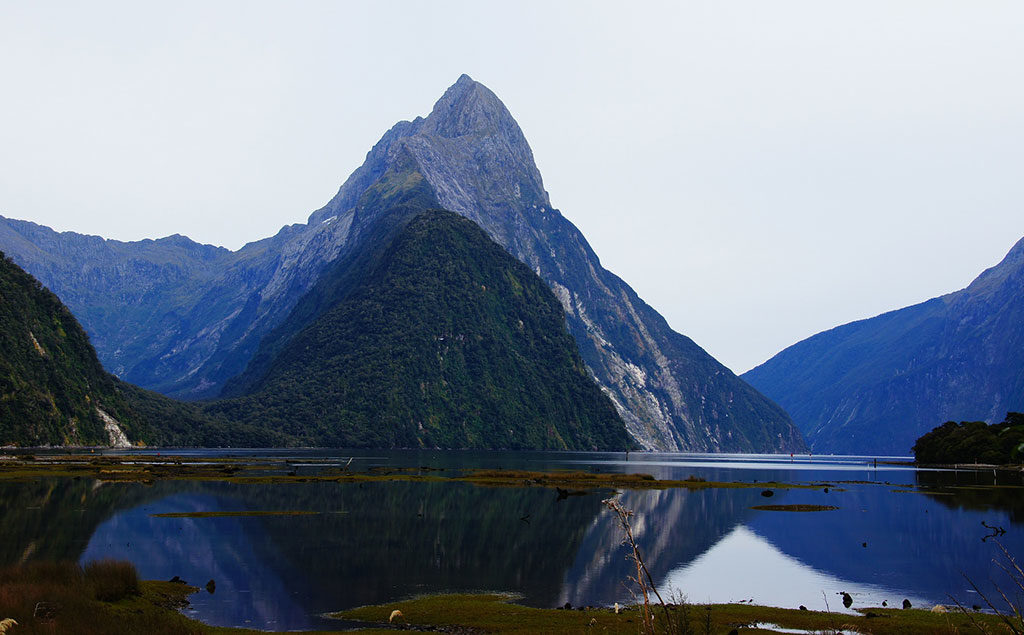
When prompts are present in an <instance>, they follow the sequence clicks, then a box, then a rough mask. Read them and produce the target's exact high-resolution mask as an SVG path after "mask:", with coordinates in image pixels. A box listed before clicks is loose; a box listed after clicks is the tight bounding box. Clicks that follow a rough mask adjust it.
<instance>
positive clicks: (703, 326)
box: [0, 0, 1024, 372]
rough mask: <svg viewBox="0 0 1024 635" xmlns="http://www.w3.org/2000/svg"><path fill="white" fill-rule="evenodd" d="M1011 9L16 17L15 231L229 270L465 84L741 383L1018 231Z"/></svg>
mask: <svg viewBox="0 0 1024 635" xmlns="http://www.w3.org/2000/svg"><path fill="white" fill-rule="evenodd" d="M1021 33H1024V4H1022V3H1019V2H981V1H980V2H942V1H936V0H926V1H921V2H909V1H900V2H892V1H891V0H886V1H882V2H873V1H863V0H861V1H858V2H843V3H840V2H827V3H826V2H820V1H818V0H811V1H807V2H763V1H761V0H757V1H749V2H742V1H736V2H721V1H719V0H715V1H709V2H682V1H675V2H664V3H657V2H636V3H622V2H569V1H565V2H515V3H511V2H510V3H501V4H500V5H499V4H497V3H483V2H476V1H471V2H453V1H444V0H435V1H432V2H429V3H423V2H411V1H410V2H365V3H355V2H288V3H284V2H257V1H254V0H243V1H238V2H210V1H205V0H204V1H201V2H188V1H186V2H181V1H178V2H174V3H170V2H168V3H162V4H155V3H140V2H137V1H135V0H131V1H126V2H109V1H102V0H95V1H92V2H88V3H80V2H49V3H35V2H32V3H29V2H19V1H15V0H0V214H2V215H4V216H9V217H13V218H23V219H28V220H32V221H35V222H38V223H42V224H45V225H49V226H51V227H54V228H56V229H59V230H73V231H77V232H83V233H90V234H99V235H101V236H104V237H108V238H117V239H121V240H136V239H139V238H144V237H150V238H155V237H160V236H165V235H168V234H173V233H181V234H185V235H187V236H189V237H191V238H193V239H194V240H198V241H200V242H208V243H213V244H218V245H224V246H227V247H230V248H233V249H234V248H237V247H239V246H240V245H242V244H243V243H245V242H247V241H251V240H256V239H259V238H263V237H266V236H269V235H272V234H274V233H275V232H276V231H277V230H278V229H279V228H280V227H281V226H282V225H285V224H289V223H295V222H303V221H304V220H305V218H306V216H307V215H308V214H309V213H310V212H312V211H313V210H315V209H316V208H318V207H320V206H321V205H323V204H324V203H325V202H326V201H327V200H328V199H330V197H331V196H332V195H333V194H334V193H335V191H336V190H337V188H338V187H339V186H340V185H341V183H342V182H343V181H344V179H345V178H346V177H347V176H348V174H349V173H350V172H351V171H352V170H353V169H355V168H356V167H357V166H358V165H359V164H360V163H362V161H363V158H364V156H365V154H366V152H367V150H369V148H370V146H371V145H372V144H373V143H374V142H376V141H377V139H378V138H379V137H380V136H381V134H383V132H384V131H385V130H387V129H388V128H389V127H390V126H391V125H392V124H393V123H394V122H396V121H398V120H399V119H411V118H413V117H415V116H416V115H425V114H427V113H428V112H429V110H430V107H431V105H432V104H433V102H434V101H435V100H436V99H437V98H438V97H439V96H440V95H441V93H442V92H444V90H445V88H447V87H448V86H449V85H450V84H452V83H453V82H454V81H455V80H456V79H457V78H458V76H459V75H460V74H461V73H468V74H470V75H471V76H472V77H473V78H474V79H476V80H478V81H481V82H483V83H484V84H486V85H487V86H489V87H490V88H491V89H492V90H494V91H495V93H497V95H498V96H499V97H500V98H501V99H502V100H503V101H504V102H505V104H506V105H507V106H508V107H509V109H510V110H511V111H512V114H513V115H514V116H515V117H516V119H517V120H518V121H519V123H520V125H521V126H522V128H523V131H524V132H525V134H526V137H527V139H528V140H529V141H530V144H531V146H532V147H533V151H534V155H535V157H536V159H537V163H538V165H539V167H540V170H541V173H542V174H543V175H544V179H545V184H546V186H547V189H548V191H549V192H550V194H551V200H552V203H553V204H554V205H555V206H556V207H558V208H559V209H561V211H562V213H563V214H564V215H565V216H567V217H568V218H569V219H571V220H572V221H573V222H574V223H576V225H577V226H578V227H579V228H580V229H581V230H582V231H583V233H584V234H585V235H586V237H587V239H588V240H589V241H590V243H591V245H592V246H593V247H594V249H595V251H596V252H597V253H598V255H599V256H600V257H601V259H602V262H603V264H604V265H605V267H607V268H608V269H610V270H612V271H614V272H615V273H617V274H618V275H619V276H621V277H622V278H623V279H625V280H626V281H627V282H628V283H629V284H630V285H632V286H633V287H634V288H635V289H636V290H637V292H638V293H639V294H640V296H641V297H643V298H644V299H645V300H646V301H647V302H648V303H650V304H651V305H652V306H654V307H655V308H656V309H658V310H659V311H661V313H662V314H663V315H664V316H665V317H666V318H667V319H668V321H669V323H670V324H671V325H672V326H673V328H675V329H676V330H678V331H680V332H682V333H685V334H686V335H689V336H690V337H692V338H693V339H694V340H695V341H696V342H697V343H698V344H700V345H702V346H703V347H704V348H705V349H707V350H708V351H709V352H710V353H711V354H712V355H714V356H715V357H717V358H718V359H719V360H720V361H722V362H723V363H724V364H726V365H727V366H729V367H730V368H732V369H733V370H734V371H736V372H743V371H746V370H748V369H749V368H751V367H752V366H754V365H756V364H758V363H760V362H762V361H764V360H765V359H767V358H768V357H770V356H771V355H773V354H775V353H776V352H778V351H779V350H781V349H782V348H784V347H786V346H788V345H790V344H792V343H794V342H796V341H798V340H800V339H803V338H805V337H808V336H810V335H812V334H814V333H816V332H818V331H821V330H824V329H827V328H831V327H833V326H836V325H838V324H841V323H845V322H848V321H851V320H854V319H859V318H864V317H869V316H872V315H875V314H878V313H880V312H883V311H886V310H890V309H894V308H898V307H901V306H905V305H908V304H911V303H914V302H918V301H921V300H924V299H927V298H929V297H933V296H935V295H939V294H942V293H946V292H949V291H953V290H956V289H959V288H961V287H963V286H965V285H966V284H967V283H968V282H969V281H970V280H971V279H972V278H973V277H974V276H975V275H977V274H978V273H980V272H981V270H982V269H984V268H985V267H988V266H991V265H993V264H995V263H996V262H997V261H998V260H999V259H1000V258H1001V257H1002V256H1003V254H1004V253H1005V252H1006V251H1007V250H1008V249H1009V248H1010V246H1012V245H1013V243H1014V242H1016V240H1018V239H1019V238H1021V236H1024V210H1022V205H1021V204H1022V202H1024V178H1022V177H1024V82H1022V66H1021V64H1022V61H1024V37H1021Z"/></svg>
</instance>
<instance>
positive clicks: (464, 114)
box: [424, 74, 525, 141]
mask: <svg viewBox="0 0 1024 635" xmlns="http://www.w3.org/2000/svg"><path fill="white" fill-rule="evenodd" d="M424 129H425V131H429V132H433V133H434V134H437V135H439V136H442V137H448V138H454V137H461V136H464V135H469V134H488V133H494V132H499V133H502V134H503V136H505V137H506V138H507V139H508V140H509V141H512V140H513V139H512V137H516V139H515V140H516V141H518V138H522V132H521V131H520V130H519V125H518V124H517V123H516V122H515V119H513V118H512V115H511V113H509V111H508V109H507V108H505V104H503V103H501V100H500V99H498V96H497V95H495V94H494V93H493V92H491V90H490V89H489V88H487V87H486V86H484V85H483V84H481V83H480V82H477V81H475V80H473V78H471V77H470V76H469V75H466V74H463V75H461V76H460V77H459V79H458V80H457V81H456V82H455V83H454V84H452V85H451V86H450V87H449V88H448V90H446V91H445V92H444V95H442V96H441V98H440V99H438V100H437V103H435V104H434V109H433V110H432V111H431V113H430V116H429V117H427V118H426V120H425V121H424ZM524 141H525V139H524Z"/></svg>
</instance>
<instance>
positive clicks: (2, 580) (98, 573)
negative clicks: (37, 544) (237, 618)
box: [0, 560, 206, 635]
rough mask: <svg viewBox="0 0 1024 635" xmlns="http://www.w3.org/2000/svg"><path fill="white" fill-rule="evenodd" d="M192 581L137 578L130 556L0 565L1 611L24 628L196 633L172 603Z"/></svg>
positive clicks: (86, 634)
mask: <svg viewBox="0 0 1024 635" xmlns="http://www.w3.org/2000/svg"><path fill="white" fill-rule="evenodd" d="M193 591H195V588H194V587H188V586H185V585H182V584H171V583H167V582H144V583H140V582H139V576H138V573H137V572H136V570H135V567H134V566H133V565H132V564H131V563H130V562H117V561H113V560H101V561H98V562H90V563H88V564H87V565H86V566H85V567H84V568H83V567H81V566H79V565H78V563H76V562H66V561H65V562H34V563H31V564H26V565H19V566H13V567H6V568H2V569H0V617H3V618H11V619H13V620H15V621H17V623H18V625H17V626H16V627H14V628H13V629H12V630H11V631H10V632H11V633H17V634H18V635H22V634H27V633H46V634H52V633H62V634H63V633H72V634H83V635H91V634H93V633H97V634H99V633H168V634H174V633H196V632H202V631H204V630H206V629H205V628H203V626H202V625H201V624H198V623H197V622H194V621H192V620H189V619H188V618H186V617H185V616H184V615H181V614H180V613H178V612H177V610H176V608H177V607H178V606H180V605H181V604H182V603H183V602H185V598H186V597H187V596H188V594H190V593H192V592H193Z"/></svg>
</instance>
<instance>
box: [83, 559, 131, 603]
mask: <svg viewBox="0 0 1024 635" xmlns="http://www.w3.org/2000/svg"><path fill="white" fill-rule="evenodd" d="M85 581H86V583H87V584H88V585H89V586H90V587H91V588H92V592H93V597H95V598H96V599H97V600H100V601H101V602H116V601H118V600H121V599H123V598H126V597H128V596H129V595H138V594H139V573H138V571H136V570H135V565H133V564H132V563H130V562H123V561H118V560H96V561H93V562H90V563H89V564H87V565H85Z"/></svg>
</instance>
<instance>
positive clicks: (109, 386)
mask: <svg viewBox="0 0 1024 635" xmlns="http://www.w3.org/2000/svg"><path fill="white" fill-rule="evenodd" d="M101 411H102V412H105V413H106V414H108V415H109V416H111V417H113V418H114V419H116V420H117V421H118V422H119V423H121V424H122V429H123V430H124V432H125V433H126V434H128V435H129V437H130V438H131V437H133V436H134V437H137V432H138V431H137V430H136V427H137V426H136V425H135V424H137V421H135V420H134V419H133V418H132V417H131V416H130V408H129V407H128V405H127V403H126V402H125V400H124V398H123V397H122V396H121V394H120V393H119V392H118V391H117V389H116V388H115V385H114V381H113V380H112V378H111V377H110V376H109V375H108V374H107V373H106V371H104V370H103V367H102V366H101V365H100V363H99V361H98V360H97V359H96V353H95V351H93V348H92V346H91V345H90V344H89V337H88V336H87V335H86V334H85V332H84V331H83V330H82V328H81V327H80V326H79V325H78V321H77V320H75V318H74V316H73V315H71V312H70V311H68V309H67V307H65V306H64V305H63V304H62V303H61V301H60V300H59V299H58V298H57V296H55V295H54V294H53V293H51V292H50V291H49V290H47V289H46V288H44V287H43V286H42V285H41V284H40V283H39V282H38V281H37V280H36V279H35V278H33V277H32V276H30V275H28V274H27V273H25V272H24V271H22V270H21V268H20V267H18V266H17V265H15V264H14V263H12V262H11V261H10V260H9V259H8V258H7V257H6V256H4V255H3V254H2V253H0V444H12V443H13V444H18V445H59V444H107V443H109V437H108V434H107V432H106V430H105V429H104V422H103V418H102V415H101V414H100V412H101Z"/></svg>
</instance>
